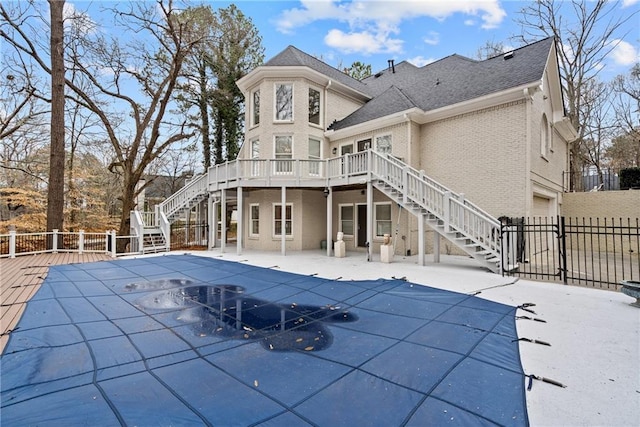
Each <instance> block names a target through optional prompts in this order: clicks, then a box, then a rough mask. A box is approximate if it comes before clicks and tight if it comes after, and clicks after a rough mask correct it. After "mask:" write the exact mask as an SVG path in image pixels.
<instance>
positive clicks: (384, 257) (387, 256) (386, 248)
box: [380, 245, 393, 263]
mask: <svg viewBox="0 0 640 427" xmlns="http://www.w3.org/2000/svg"><path fill="white" fill-rule="evenodd" d="M380 261H381V262H386V263H389V262H392V261H393V246H392V245H382V246H380Z"/></svg>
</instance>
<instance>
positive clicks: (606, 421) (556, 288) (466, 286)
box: [0, 248, 640, 426]
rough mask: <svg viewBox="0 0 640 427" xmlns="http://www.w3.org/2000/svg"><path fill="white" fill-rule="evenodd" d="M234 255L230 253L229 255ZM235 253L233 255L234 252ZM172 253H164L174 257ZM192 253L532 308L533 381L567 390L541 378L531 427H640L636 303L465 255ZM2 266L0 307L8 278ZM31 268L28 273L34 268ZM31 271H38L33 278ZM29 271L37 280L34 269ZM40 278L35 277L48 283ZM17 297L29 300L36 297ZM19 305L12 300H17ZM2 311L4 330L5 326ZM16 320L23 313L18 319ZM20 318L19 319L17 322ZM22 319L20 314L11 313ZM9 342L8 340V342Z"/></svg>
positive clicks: (528, 329)
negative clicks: (517, 274) (435, 260)
mask: <svg viewBox="0 0 640 427" xmlns="http://www.w3.org/2000/svg"><path fill="white" fill-rule="evenodd" d="M227 250H228V251H230V250H232V249H230V248H227ZM234 252H235V251H234ZM179 254H180V253H171V254H165V255H160V256H174V255H179ZM192 255H198V256H205V257H219V258H221V259H224V260H228V261H236V262H241V263H246V264H250V265H255V266H259V267H270V268H276V269H280V270H282V271H287V272H292V273H298V274H305V275H310V274H317V275H318V276H319V277H326V278H333V279H336V278H338V277H340V278H341V280H352V279H353V280H375V279H379V278H384V279H391V278H406V280H408V281H409V282H413V283H419V284H424V285H429V286H431V287H435V288H440V289H446V290H451V291H455V292H459V293H465V294H477V295H478V296H479V297H481V298H483V299H487V300H491V301H495V302H499V303H503V304H508V305H511V306H518V305H521V304H525V303H530V304H535V305H533V306H530V307H528V309H529V310H533V311H535V313H531V312H528V311H524V310H519V311H518V312H517V313H516V314H517V316H520V317H521V316H527V317H530V318H536V319H541V320H544V321H545V322H546V323H544V322H540V321H534V320H528V319H524V318H523V319H521V320H518V321H517V328H518V336H519V337H521V338H529V339H531V340H539V341H544V342H547V343H549V344H551V345H550V346H546V345H539V344H534V343H531V342H525V341H522V342H520V346H519V347H520V355H521V361H522V365H523V368H524V371H525V373H526V374H529V375H536V376H539V377H545V378H549V379H551V380H554V381H557V382H559V383H562V384H563V385H566V388H562V387H558V386H556V385H553V384H550V383H546V382H541V381H534V382H533V384H532V389H531V390H530V391H528V392H527V393H526V399H527V408H528V415H529V422H530V424H531V425H533V426H556V425H563V426H574V425H575V426H578V425H584V426H600V425H602V426H605V425H606V426H637V425H640V331H639V329H640V310H638V309H637V308H635V307H632V306H630V305H629V303H630V302H632V301H633V299H632V298H630V297H627V296H626V295H624V294H621V293H618V292H610V291H602V290H595V289H588V288H582V287H572V286H562V285H558V284H551V283H540V282H531V281H524V280H519V281H517V280H514V278H509V277H501V276H498V275H495V274H491V273H488V272H486V271H484V270H482V269H480V268H477V267H476V266H475V265H474V264H473V262H472V261H470V260H468V259H466V258H459V257H446V256H443V262H442V263H441V264H428V265H427V266H424V267H421V266H418V265H417V264H416V258H415V257H396V259H395V260H394V262H393V263H391V264H382V263H380V262H377V261H374V262H367V261H366V258H365V257H364V254H349V256H348V257H346V258H333V257H332V258H327V257H326V254H325V253H324V252H321V251H306V252H301V253H290V254H288V255H286V256H281V255H280V254H278V253H264V252H260V253H258V252H246V253H245V254H243V255H236V254H235V253H224V254H221V253H220V252H219V251H218V250H214V251H208V252H193V253H192ZM41 256H42V257H44V255H38V256H36V257H34V260H37V262H31V263H28V264H31V265H33V266H35V265H39V266H45V265H47V264H46V262H45V261H43V258H39V257H41ZM14 261H17V259H16V260H4V259H3V260H0V268H1V269H2V270H0V271H1V273H2V295H1V297H2V301H3V303H2V304H3V306H4V305H5V303H6V302H5V298H6V296H5V295H6V294H5V292H7V290H9V291H10V292H13V291H11V289H14V290H15V289H16V288H15V287H13V286H15V285H11V286H6V283H5V282H6V280H7V278H8V277H10V276H9V275H8V274H6V273H7V272H8V271H9V270H8V269H7V265H10V263H12V262H14ZM29 271H30V270H29ZM30 272H31V271H30ZM32 273H36V271H35V270H34V271H33V272H32ZM41 273H42V272H37V274H32V276H41V275H42V274H41ZM33 293H34V291H31V292H30V293H29V294H28V295H26V296H24V295H23V296H22V297H19V298H17V297H16V298H14V301H22V300H24V299H26V298H28V297H30V296H32V295H33ZM12 298H13V297H12ZM5 308H6V307H3V323H2V330H3V331H5V330H6V329H10V328H7V327H6V325H7V324H6V323H5V319H4V317H5V311H4V310H5ZM18 315H19V314H18ZM16 316H17V315H16ZM14 317H15V316H14ZM5 338H6V336H3V342H4V339H5Z"/></svg>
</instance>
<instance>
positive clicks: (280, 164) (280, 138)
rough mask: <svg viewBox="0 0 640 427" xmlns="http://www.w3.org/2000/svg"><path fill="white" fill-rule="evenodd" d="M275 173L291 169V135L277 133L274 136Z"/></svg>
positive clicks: (286, 171) (287, 171)
mask: <svg viewBox="0 0 640 427" xmlns="http://www.w3.org/2000/svg"><path fill="white" fill-rule="evenodd" d="M275 157H276V173H289V172H291V171H292V170H293V164H292V162H291V159H292V158H293V137H292V136H291V135H277V136H276V137H275Z"/></svg>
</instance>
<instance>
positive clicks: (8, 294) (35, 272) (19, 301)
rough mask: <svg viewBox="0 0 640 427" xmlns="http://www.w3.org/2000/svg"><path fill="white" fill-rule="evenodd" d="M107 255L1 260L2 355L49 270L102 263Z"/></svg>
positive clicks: (71, 254)
mask: <svg viewBox="0 0 640 427" xmlns="http://www.w3.org/2000/svg"><path fill="white" fill-rule="evenodd" d="M108 259H112V258H111V257H109V256H108V255H105V254H94V253H88V254H87V253H85V254H78V253H57V254H38V255H24V256H19V257H16V258H0V331H2V335H1V336H0V354H1V353H2V351H4V347H5V346H6V345H7V342H8V341H9V334H10V333H11V331H12V330H13V328H15V326H16V324H17V323H18V321H19V320H20V317H21V316H22V312H23V311H24V308H25V303H26V302H27V301H29V299H30V298H31V297H32V296H33V295H34V294H35V293H36V291H37V290H38V289H39V288H40V284H42V281H43V280H44V279H45V277H47V273H48V272H49V267H50V266H52V265H60V264H74V263H82V262H93V261H103V260H108Z"/></svg>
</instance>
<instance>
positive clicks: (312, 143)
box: [309, 138, 321, 175]
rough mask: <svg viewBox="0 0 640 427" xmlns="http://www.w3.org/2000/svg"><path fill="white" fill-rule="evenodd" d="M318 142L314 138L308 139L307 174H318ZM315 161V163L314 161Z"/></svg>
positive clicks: (319, 156)
mask: <svg viewBox="0 0 640 427" xmlns="http://www.w3.org/2000/svg"><path fill="white" fill-rule="evenodd" d="M320 158H321V153H320V140H319V139H315V138H309V160H311V162H309V174H310V175H319V174H320ZM315 160H317V161H315Z"/></svg>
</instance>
